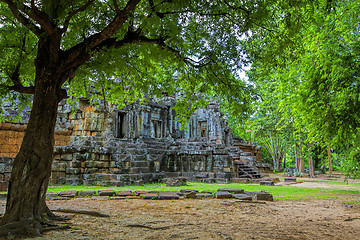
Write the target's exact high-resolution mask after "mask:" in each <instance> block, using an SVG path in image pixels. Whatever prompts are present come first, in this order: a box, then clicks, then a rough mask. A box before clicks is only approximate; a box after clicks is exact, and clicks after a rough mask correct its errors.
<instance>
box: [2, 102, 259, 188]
mask: <svg viewBox="0 0 360 240" xmlns="http://www.w3.org/2000/svg"><path fill="white" fill-rule="evenodd" d="M174 101H175V100H174V99H173V98H170V97H168V98H166V99H163V100H162V101H161V102H149V103H146V104H137V103H136V104H131V105H129V106H127V107H125V108H124V109H121V110H119V109H117V108H116V107H115V106H112V105H109V104H103V105H100V106H98V107H94V106H92V105H90V104H89V102H88V100H87V99H80V100H79V101H78V106H77V108H76V111H74V110H73V109H72V107H71V106H70V105H68V104H67V103H66V101H62V102H61V103H60V105H59V109H58V119H57V124H56V134H55V145H56V147H55V149H54V159H53V165H52V175H51V184H85V185H116V186H119V185H125V184H136V183H143V182H145V183H146V182H157V181H160V180H161V179H163V178H170V177H186V178H187V179H188V180H196V181H204V182H229V181H231V180H232V179H235V178H242V177H247V178H257V177H260V174H259V172H257V171H254V169H253V168H255V167H256V166H260V165H261V149H260V146H257V145H256V144H253V143H249V142H245V141H243V140H241V139H236V138H233V136H232V133H231V130H230V129H229V128H228V127H227V122H226V121H225V120H224V118H223V114H222V113H221V112H220V111H219V108H218V105H217V103H215V102H211V103H210V104H209V105H208V107H207V108H204V109H198V110H197V111H196V112H195V113H194V114H193V115H192V116H191V118H190V120H189V122H188V124H187V128H186V130H182V128H181V124H180V123H179V122H177V121H176V120H175V116H176V113H175V111H174V110H172V109H171V107H172V106H173V104H174ZM3 108H4V110H5V111H8V112H9V114H11V111H12V110H9V109H10V106H9V109H7V108H6V106H5V107H3ZM27 117H28V112H24V113H23V119H22V120H21V121H20V122H19V123H9V122H6V123H0V182H2V184H3V185H6V184H7V181H8V180H9V176H10V171H11V163H12V159H13V158H14V157H15V156H16V153H17V152H18V150H19V147H20V144H21V140H22V137H23V135H24V131H25V130H26V122H27ZM249 166H250V167H249ZM251 167H253V168H251Z"/></svg>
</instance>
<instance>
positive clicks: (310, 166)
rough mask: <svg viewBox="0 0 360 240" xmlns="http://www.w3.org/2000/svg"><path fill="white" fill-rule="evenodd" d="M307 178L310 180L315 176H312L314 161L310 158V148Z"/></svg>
mask: <svg viewBox="0 0 360 240" xmlns="http://www.w3.org/2000/svg"><path fill="white" fill-rule="evenodd" d="M309 176H310V177H311V178H313V177H315V174H314V161H313V158H312V156H311V147H310V149H309Z"/></svg>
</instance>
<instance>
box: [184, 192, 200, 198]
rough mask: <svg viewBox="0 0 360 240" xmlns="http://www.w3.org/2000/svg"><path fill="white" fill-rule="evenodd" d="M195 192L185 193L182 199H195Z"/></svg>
mask: <svg viewBox="0 0 360 240" xmlns="http://www.w3.org/2000/svg"><path fill="white" fill-rule="evenodd" d="M196 195H197V193H196V192H186V193H184V194H183V196H184V198H196Z"/></svg>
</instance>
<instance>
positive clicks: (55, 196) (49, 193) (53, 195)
mask: <svg viewBox="0 0 360 240" xmlns="http://www.w3.org/2000/svg"><path fill="white" fill-rule="evenodd" d="M57 197H58V194H57V193H52V192H48V193H46V199H49V200H53V199H55V198H57Z"/></svg>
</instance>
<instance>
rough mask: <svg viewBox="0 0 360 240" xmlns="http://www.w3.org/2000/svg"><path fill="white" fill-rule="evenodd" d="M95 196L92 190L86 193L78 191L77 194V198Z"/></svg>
mask: <svg viewBox="0 0 360 240" xmlns="http://www.w3.org/2000/svg"><path fill="white" fill-rule="evenodd" d="M95 194H96V191H94V190H86V191H80V192H79V193H78V196H79V197H91V196H94V195H95Z"/></svg>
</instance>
